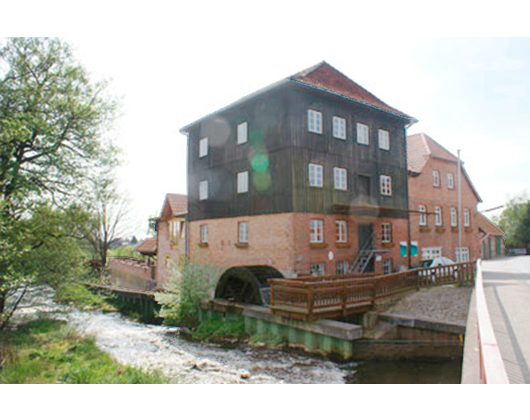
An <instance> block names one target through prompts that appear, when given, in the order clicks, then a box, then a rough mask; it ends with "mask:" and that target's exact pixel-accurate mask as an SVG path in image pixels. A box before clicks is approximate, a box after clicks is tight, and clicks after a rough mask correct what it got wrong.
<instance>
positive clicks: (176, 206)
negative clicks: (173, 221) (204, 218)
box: [164, 194, 188, 216]
mask: <svg viewBox="0 0 530 420" xmlns="http://www.w3.org/2000/svg"><path fill="white" fill-rule="evenodd" d="M166 201H167V202H168V203H169V207H170V208H171V215H172V216H182V215H184V214H186V213H187V212H188V196H187V195H185V194H166ZM164 205H165V202H164Z"/></svg>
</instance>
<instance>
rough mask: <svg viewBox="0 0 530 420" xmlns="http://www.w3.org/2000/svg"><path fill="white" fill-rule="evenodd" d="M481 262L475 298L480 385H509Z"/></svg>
mask: <svg viewBox="0 0 530 420" xmlns="http://www.w3.org/2000/svg"><path fill="white" fill-rule="evenodd" d="M480 262H481V261H480V260H478V261H477V275H476V282H475V297H476V303H477V331H478V343H479V346H478V347H479V363H480V367H479V371H480V383H482V384H509V383H510V381H509V380H508V375H507V374H506V369H505V367H504V362H503V361H502V357H501V352H500V351H499V346H498V345H497V340H496V339H495V333H494V332H493V327H492V325H491V320H490V315H489V312H488V307H487V305H486V295H485V294H484V284H483V279H482V267H481V266H480Z"/></svg>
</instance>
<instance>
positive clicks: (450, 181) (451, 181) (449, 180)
mask: <svg viewBox="0 0 530 420" xmlns="http://www.w3.org/2000/svg"><path fill="white" fill-rule="evenodd" d="M454 187H455V184H454V179H453V174H447V188H449V189H450V190H452V189H453V188H454Z"/></svg>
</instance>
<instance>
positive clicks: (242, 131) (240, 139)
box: [237, 121, 248, 144]
mask: <svg viewBox="0 0 530 420" xmlns="http://www.w3.org/2000/svg"><path fill="white" fill-rule="evenodd" d="M247 141H248V123H247V122H246V121H245V122H242V123H241V124H238V126H237V144H243V143H246V142H247Z"/></svg>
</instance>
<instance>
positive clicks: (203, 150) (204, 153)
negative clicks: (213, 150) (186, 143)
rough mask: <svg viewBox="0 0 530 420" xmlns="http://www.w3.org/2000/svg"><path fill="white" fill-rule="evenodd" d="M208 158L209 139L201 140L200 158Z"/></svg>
mask: <svg viewBox="0 0 530 420" xmlns="http://www.w3.org/2000/svg"><path fill="white" fill-rule="evenodd" d="M204 156H208V137H205V138H203V139H200V140H199V157H204Z"/></svg>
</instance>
